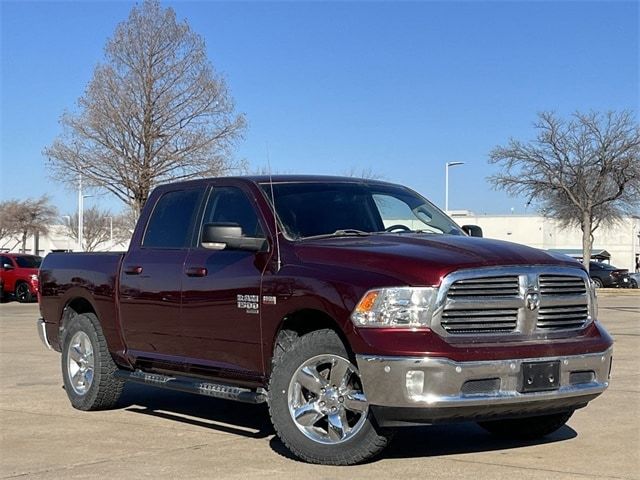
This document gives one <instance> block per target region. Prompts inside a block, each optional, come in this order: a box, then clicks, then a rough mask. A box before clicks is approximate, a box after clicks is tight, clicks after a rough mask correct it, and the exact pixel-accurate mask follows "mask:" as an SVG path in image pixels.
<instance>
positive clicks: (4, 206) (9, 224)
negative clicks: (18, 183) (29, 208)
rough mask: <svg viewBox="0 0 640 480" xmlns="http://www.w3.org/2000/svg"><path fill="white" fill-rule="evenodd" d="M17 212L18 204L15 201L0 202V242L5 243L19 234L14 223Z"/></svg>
mask: <svg viewBox="0 0 640 480" xmlns="http://www.w3.org/2000/svg"><path fill="white" fill-rule="evenodd" d="M18 210H20V202H18V201H17V200H4V201H2V202H0V240H4V241H5V243H7V242H10V241H11V240H13V239H14V238H15V237H16V236H17V235H18V234H19V232H18V230H17V225H16V222H15V214H16V212H17V211H18Z"/></svg>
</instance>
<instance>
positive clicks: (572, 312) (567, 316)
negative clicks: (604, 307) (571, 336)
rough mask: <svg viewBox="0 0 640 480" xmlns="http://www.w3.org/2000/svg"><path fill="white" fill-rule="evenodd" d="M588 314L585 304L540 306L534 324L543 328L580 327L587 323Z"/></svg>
mask: <svg viewBox="0 0 640 480" xmlns="http://www.w3.org/2000/svg"><path fill="white" fill-rule="evenodd" d="M588 316H589V307H587V305H586V304H583V305H566V306H565V305H560V306H554V307H540V310H539V311H538V322H537V323H536V325H537V327H538V328H542V329H544V330H561V329H565V328H581V327H583V326H584V324H585V323H587V320H588V318H587V317H588Z"/></svg>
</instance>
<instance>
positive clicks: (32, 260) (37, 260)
mask: <svg viewBox="0 0 640 480" xmlns="http://www.w3.org/2000/svg"><path fill="white" fill-rule="evenodd" d="M16 263H17V264H18V267H20V268H40V264H41V263H42V257H36V256H35V255H34V256H29V257H16Z"/></svg>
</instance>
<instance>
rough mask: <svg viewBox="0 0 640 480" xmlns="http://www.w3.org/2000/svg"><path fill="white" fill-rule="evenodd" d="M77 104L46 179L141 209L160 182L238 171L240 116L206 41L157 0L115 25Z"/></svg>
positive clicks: (50, 153)
mask: <svg viewBox="0 0 640 480" xmlns="http://www.w3.org/2000/svg"><path fill="white" fill-rule="evenodd" d="M78 107H79V111H78V112H74V113H71V112H66V113H65V114H64V115H63V116H62V117H61V120H60V121H61V124H62V127H63V132H62V134H61V135H60V136H59V137H58V138H57V139H56V140H55V141H54V142H53V144H52V145H51V146H49V147H47V148H45V150H44V154H45V156H47V157H48V158H49V161H50V163H51V168H52V175H53V176H54V178H56V179H58V180H60V181H63V182H67V183H72V182H75V181H77V178H78V175H82V177H83V178H84V179H85V180H86V182H87V183H88V184H90V185H93V186H97V187H100V188H103V189H106V190H108V191H109V192H111V193H113V194H114V195H115V196H116V197H118V198H119V199H120V200H122V201H123V202H125V203H126V204H127V205H129V206H130V207H131V208H132V209H134V210H135V211H137V212H140V210H141V209H142V206H143V205H144V203H145V201H146V199H147V197H148V195H149V193H150V191H151V190H152V188H153V187H154V186H155V185H157V184H159V183H163V182H167V181H171V180H183V179H189V178H194V177H201V176H218V175H222V174H225V173H227V172H230V171H232V170H234V169H236V168H239V167H242V163H241V162H234V161H233V160H232V156H231V153H232V152H231V151H232V148H233V146H234V144H235V142H236V141H237V140H238V139H239V138H241V136H242V133H243V131H244V129H245V119H244V116H243V115H241V114H236V113H234V104H233V100H232V98H231V96H230V95H229V92H228V90H227V86H226V83H225V81H224V79H223V78H222V77H221V76H220V75H218V74H217V73H216V72H215V70H214V69H213V67H212V65H211V64H210V62H209V61H208V60H207V56H206V50H205V45H204V41H203V39H202V38H201V37H200V36H199V35H198V34H196V33H194V32H193V31H192V30H191V28H190V27H189V25H188V24H187V23H186V21H185V22H178V21H177V20H176V15H175V12H174V11H173V9H171V8H168V9H163V8H162V7H161V6H160V4H159V2H158V1H156V0H145V1H144V2H143V3H142V5H141V6H135V7H133V9H132V10H131V13H130V15H129V18H128V20H126V21H125V22H123V23H121V24H120V25H118V27H117V28H116V31H115V34H114V36H113V38H111V39H110V40H109V41H108V42H107V45H106V48H105V62H104V63H103V64H100V65H98V66H97V67H96V70H95V72H94V76H93V79H92V80H91V82H90V83H89V85H88V87H87V89H86V91H85V93H84V95H83V96H82V97H80V99H79V100H78Z"/></svg>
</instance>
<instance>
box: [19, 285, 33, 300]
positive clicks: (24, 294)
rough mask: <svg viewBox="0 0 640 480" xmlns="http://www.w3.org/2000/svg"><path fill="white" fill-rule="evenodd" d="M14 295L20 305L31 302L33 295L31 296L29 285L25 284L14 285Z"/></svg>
mask: <svg viewBox="0 0 640 480" xmlns="http://www.w3.org/2000/svg"><path fill="white" fill-rule="evenodd" d="M14 294H15V297H16V300H17V301H18V302H20V303H30V302H33V295H32V294H31V290H29V285H27V284H26V283H25V282H19V283H17V284H16V290H15V292H14Z"/></svg>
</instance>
